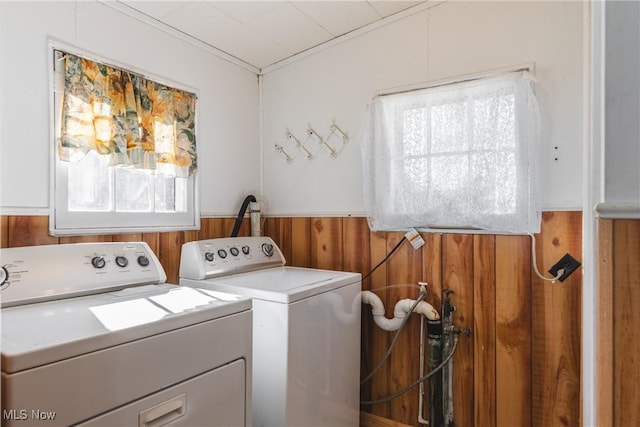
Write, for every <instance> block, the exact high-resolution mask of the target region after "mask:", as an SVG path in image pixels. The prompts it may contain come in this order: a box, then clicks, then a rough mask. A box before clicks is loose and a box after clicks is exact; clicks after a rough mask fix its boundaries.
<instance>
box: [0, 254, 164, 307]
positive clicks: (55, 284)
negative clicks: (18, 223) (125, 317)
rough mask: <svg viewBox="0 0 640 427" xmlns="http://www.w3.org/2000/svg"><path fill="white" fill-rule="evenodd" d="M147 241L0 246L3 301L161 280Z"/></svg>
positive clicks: (18, 302) (28, 301)
mask: <svg viewBox="0 0 640 427" xmlns="http://www.w3.org/2000/svg"><path fill="white" fill-rule="evenodd" d="M166 280H167V276H166V274H165V272H164V269H163V268H162V265H161V264H160V261H159V260H158V258H156V256H155V254H154V253H153V251H152V250H151V248H149V246H148V245H147V244H146V243H145V242H96V243H70V244H62V245H43V246H26V247H17V248H6V249H0V282H1V283H0V289H1V290H2V292H1V293H0V295H1V297H2V307H10V306H14V305H22V304H31V303H36V302H42V301H49V300H54V299H61V298H70V297H74V296H81V295H88V294H92V293H98V292H106V291H109V290H116V289H124V288H127V287H131V286H139V285H146V284H158V283H164V282H165V281H166Z"/></svg>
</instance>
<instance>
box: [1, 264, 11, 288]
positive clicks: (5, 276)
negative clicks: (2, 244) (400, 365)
mask: <svg viewBox="0 0 640 427" xmlns="http://www.w3.org/2000/svg"><path fill="white" fill-rule="evenodd" d="M8 279H9V272H8V271H7V269H6V268H5V267H0V286H4V284H5V283H6V282H7V280H8Z"/></svg>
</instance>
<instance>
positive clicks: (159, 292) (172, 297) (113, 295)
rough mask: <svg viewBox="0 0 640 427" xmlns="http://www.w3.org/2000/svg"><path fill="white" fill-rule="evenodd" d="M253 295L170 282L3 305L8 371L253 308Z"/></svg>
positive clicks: (4, 355)
mask: <svg viewBox="0 0 640 427" xmlns="http://www.w3.org/2000/svg"><path fill="white" fill-rule="evenodd" d="M251 306H252V305H251V299H250V298H247V297H241V296H237V295H229V294H222V293H216V292H214V291H211V290H207V289H194V288H187V287H181V286H175V285H169V284H159V285H146V286H139V287H132V288H127V289H124V290H121V291H116V292H108V293H102V294H96V295H90V296H84V297H76V298H68V299H62V300H57V301H49V302H42V303H37V304H28V305H23V306H16V307H9V308H3V309H2V312H1V314H2V326H1V332H2V347H1V348H2V360H1V361H2V371H3V372H7V373H12V372H17V371H21V370H24V369H29V368H33V367H36V366H41V365H45V364H48V363H53V362H56V361H59V360H63V359H66V358H70V357H74V356H78V355H81V354H86V353H90V352H93V351H97V350H101V349H104V348H108V347H112V346H115V345H119V344H123V343H126V342H130V341H134V340H138V339H142V338H146V337H149V336H152V335H156V334H160V333H164V332H168V331H172V330H176V329H180V328H184V327H187V326H190V325H193V324H196V323H200V322H204V321H208V320H214V319H218V318H221V317H225V316H228V315H231V314H235V313H239V312H241V311H245V310H250V309H251Z"/></svg>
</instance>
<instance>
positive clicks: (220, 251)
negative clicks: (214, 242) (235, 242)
mask: <svg viewBox="0 0 640 427" xmlns="http://www.w3.org/2000/svg"><path fill="white" fill-rule="evenodd" d="M218 256H219V257H220V258H222V259H225V258H226V257H227V251H225V250H224V249H218Z"/></svg>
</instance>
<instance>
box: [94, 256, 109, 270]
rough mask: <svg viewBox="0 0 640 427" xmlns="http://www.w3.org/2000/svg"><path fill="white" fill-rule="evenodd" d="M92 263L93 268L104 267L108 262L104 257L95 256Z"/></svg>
mask: <svg viewBox="0 0 640 427" xmlns="http://www.w3.org/2000/svg"><path fill="white" fill-rule="evenodd" d="M91 265H93V268H104V266H105V265H107V263H106V261H105V260H104V258H103V257H101V256H94V257H93V258H91Z"/></svg>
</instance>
